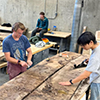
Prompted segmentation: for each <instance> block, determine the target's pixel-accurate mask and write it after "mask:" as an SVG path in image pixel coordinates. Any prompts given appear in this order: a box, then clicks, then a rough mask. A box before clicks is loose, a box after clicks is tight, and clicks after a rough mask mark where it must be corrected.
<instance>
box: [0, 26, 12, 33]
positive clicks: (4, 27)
mask: <svg viewBox="0 0 100 100" xmlns="http://www.w3.org/2000/svg"><path fill="white" fill-rule="evenodd" d="M0 30H3V31H9V32H12V27H6V26H1V25H0Z"/></svg>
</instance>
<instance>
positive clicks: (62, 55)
mask: <svg viewBox="0 0 100 100" xmlns="http://www.w3.org/2000/svg"><path fill="white" fill-rule="evenodd" d="M59 57H68V54H66V53H60V54H59Z"/></svg>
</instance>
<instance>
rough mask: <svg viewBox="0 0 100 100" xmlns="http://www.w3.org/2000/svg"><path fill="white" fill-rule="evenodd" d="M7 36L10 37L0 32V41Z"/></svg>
mask: <svg viewBox="0 0 100 100" xmlns="http://www.w3.org/2000/svg"><path fill="white" fill-rule="evenodd" d="M8 35H10V33H7V32H0V40H2V41H3V40H4V38H6V37H7V36H8Z"/></svg>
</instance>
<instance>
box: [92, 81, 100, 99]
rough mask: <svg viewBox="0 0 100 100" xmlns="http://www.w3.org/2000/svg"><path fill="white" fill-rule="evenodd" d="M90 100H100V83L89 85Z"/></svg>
mask: <svg viewBox="0 0 100 100" xmlns="http://www.w3.org/2000/svg"><path fill="white" fill-rule="evenodd" d="M90 100H100V83H92V84H91V96H90Z"/></svg>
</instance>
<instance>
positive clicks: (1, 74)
mask: <svg viewBox="0 0 100 100" xmlns="http://www.w3.org/2000/svg"><path fill="white" fill-rule="evenodd" d="M8 81H9V76H8V75H7V74H6V71H5V70H4V69H0V86H1V85H3V84H4V83H6V82H8Z"/></svg>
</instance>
